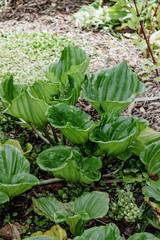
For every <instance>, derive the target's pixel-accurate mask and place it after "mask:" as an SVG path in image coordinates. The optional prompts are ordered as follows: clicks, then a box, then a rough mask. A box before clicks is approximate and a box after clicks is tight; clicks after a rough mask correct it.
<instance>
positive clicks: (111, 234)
mask: <svg viewBox="0 0 160 240" xmlns="http://www.w3.org/2000/svg"><path fill="white" fill-rule="evenodd" d="M93 239H94V240H107V239H108V240H123V239H124V238H122V237H121V236H120V232H119V229H118V227H117V226H116V225H115V224H114V223H109V224H107V225H106V226H100V227H92V228H90V229H88V230H86V231H84V233H83V234H82V235H81V236H78V237H76V238H74V240H93Z"/></svg>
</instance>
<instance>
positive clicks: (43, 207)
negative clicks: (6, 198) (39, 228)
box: [33, 192, 109, 234]
mask: <svg viewBox="0 0 160 240" xmlns="http://www.w3.org/2000/svg"><path fill="white" fill-rule="evenodd" d="M33 206H34V209H35V211H36V212H37V213H39V214H40V215H45V216H46V217H47V218H49V219H50V220H52V221H54V222H56V223H59V222H63V221H65V222H66V223H67V224H68V225H69V226H70V230H71V232H72V233H73V234H78V233H82V231H83V226H84V224H85V223H87V222H88V221H90V220H91V219H93V218H101V217H103V216H105V215H106V213H107V212H108V208H109V197H108V194H107V193H105V192H91V193H86V194H83V195H82V196H80V197H79V198H77V199H75V201H74V202H70V203H61V202H59V201H58V200H56V199H55V198H52V197H45V198H39V199H33Z"/></svg>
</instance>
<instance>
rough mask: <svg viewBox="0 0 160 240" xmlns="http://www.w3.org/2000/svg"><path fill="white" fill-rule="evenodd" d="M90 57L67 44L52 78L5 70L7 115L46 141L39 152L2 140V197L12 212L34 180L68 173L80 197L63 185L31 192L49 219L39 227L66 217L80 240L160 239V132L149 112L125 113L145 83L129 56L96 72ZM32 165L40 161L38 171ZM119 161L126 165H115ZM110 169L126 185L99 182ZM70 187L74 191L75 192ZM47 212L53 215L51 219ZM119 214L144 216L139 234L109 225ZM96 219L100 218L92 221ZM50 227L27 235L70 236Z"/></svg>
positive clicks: (50, 70) (129, 218) (49, 70)
mask: <svg viewBox="0 0 160 240" xmlns="http://www.w3.org/2000/svg"><path fill="white" fill-rule="evenodd" d="M88 64H89V59H88V58H87V54H86V53H85V52H84V51H83V50H82V49H79V48H78V47H77V46H72V45H69V46H67V47H65V48H64V50H63V51H62V54H61V57H60V59H59V61H57V62H56V63H51V64H50V65H48V66H47V67H46V68H45V70H44V74H45V77H46V79H47V80H46V81H42V80H37V81H35V82H34V83H26V82H25V84H23V83H16V82H14V77H13V76H12V75H11V74H7V75H5V76H4V79H3V81H2V82H1V84H0V96H1V104H2V106H1V107H2V110H3V115H6V116H9V115H10V117H14V118H15V119H16V123H17V124H19V125H22V126H24V127H25V129H28V130H27V131H32V133H34V134H35V136H37V137H38V140H39V139H40V138H41V146H40V147H41V148H40V149H38V151H37V154H36V155H32V151H33V150H31V147H29V150H27V149H24V151H22V149H21V147H20V145H19V144H17V142H16V143H15V142H14V144H13V141H10V142H6V141H4V139H2V143H1V147H0V153H1V155H0V172H1V175H2V176H3V177H2V179H0V181H1V182H0V201H1V204H2V203H3V204H4V203H5V202H7V201H10V215H11V216H12V210H11V208H12V204H13V203H14V199H15V196H16V195H19V197H20V196H22V197H23V196H24V195H20V194H21V193H23V192H25V191H26V190H28V189H30V188H31V187H32V186H34V188H33V189H36V187H38V186H40V185H41V184H46V183H50V184H51V183H54V182H61V181H62V182H65V180H66V181H69V182H71V183H69V184H71V185H70V188H71V189H72V193H73V192H74V191H75V194H73V195H72V196H71V193H69V192H67V190H66V189H65V190H64V189H63V188H62V189H58V191H57V190H56V191H55V192H56V193H54V192H53V191H49V192H48V193H47V194H46V192H43V193H44V196H43V197H41V196H40V195H39V194H36V192H35V190H33V192H32V190H30V191H28V201H29V203H30V207H31V196H32V197H33V198H32V203H33V207H34V211H35V213H33V207H31V212H32V214H33V215H34V217H37V216H38V215H39V218H38V220H39V219H43V221H44V222H43V223H42V225H41V226H40V224H41V223H40V221H39V222H38V224H37V225H39V229H38V230H39V231H41V230H45V231H46V230H48V231H49V229H50V228H51V225H49V226H48V224H52V226H53V222H54V223H56V224H58V223H62V222H65V223H66V224H68V225H69V227H70V230H69V229H68V227H67V226H66V225H65V224H64V223H63V224H64V225H63V226H64V228H65V229H66V230H67V231H68V236H69V237H71V238H72V239H76V240H78V239H93V238H94V239H106V238H109V239H127V238H128V237H129V238H128V239H129V240H131V239H133V240H134V239H146V240H148V239H151V238H152V239H159V231H158V230H159V214H160V211H159V199H160V192H159V185H158V183H159V180H158V179H159V173H160V169H159V167H160V166H159V158H160V134H159V133H158V132H156V131H153V130H152V129H151V128H149V127H148V125H149V123H148V122H147V121H146V120H144V119H143V118H136V117H133V116H121V113H122V112H123V111H124V109H125V108H126V107H128V106H129V105H130V104H131V103H132V101H133V100H134V99H135V98H136V96H138V95H140V94H142V93H143V92H144V91H145V85H144V83H142V82H140V81H139V79H138V77H137V75H136V74H135V73H134V72H133V71H132V70H131V69H130V68H129V67H128V65H127V63H126V62H125V61H124V62H122V63H120V64H118V65H116V66H114V67H112V68H109V69H103V70H99V71H98V72H95V73H93V74H86V73H85V71H86V69H87V67H88ZM79 97H81V99H82V98H83V99H85V101H88V102H89V103H90V104H92V106H93V107H94V108H95V110H96V111H97V113H98V115H99V120H98V121H97V120H94V119H91V116H90V115H89V114H87V113H85V112H84V111H83V110H82V109H80V108H78V107H77V106H76V104H77V101H78V98H79ZM29 133H30V132H29ZM13 145H14V146H13ZM17 146H18V148H17ZM23 147H26V146H23ZM23 147H22V148H23ZM25 150H26V151H25ZM28 154H30V156H29V155H28ZM24 155H25V156H24ZM27 155H28V159H29V161H30V164H29V161H28V160H27V159H26V156H27ZM35 160H36V162H35ZM33 162H34V167H33ZM24 163H25V164H24ZM29 165H31V166H32V173H31V174H30V173H29ZM35 165H36V168H37V169H38V170H37V171H35ZM114 165H115V167H116V168H117V169H116V170H118V171H115V172H113V171H114V170H115V169H114ZM38 166H39V168H38ZM127 168H130V169H131V172H130V175H127V174H126V175H127V176H128V179H129V178H130V180H131V183H132V184H133V185H130V189H129V188H126V187H124V185H125V184H126V182H127V181H126V179H127V178H125V177H126V176H125V172H127V171H126V170H127ZM132 170H133V172H132ZM45 172H46V173H45ZM49 172H51V174H52V175H53V176H54V177H55V178H53V177H52V175H51V174H50V173H49ZM42 174H43V176H45V175H46V176H49V182H45V181H44V180H42V179H41V180H38V178H39V176H40V175H42ZM110 174H113V175H114V176H115V179H114V181H113V183H116V181H115V180H120V183H121V184H119V185H118V186H117V185H115V186H114V185H112V187H113V188H112V187H111V188H110V187H106V185H105V187H103V188H102V189H99V188H100V187H99V186H98V185H97V186H96V184H97V183H98V182H100V181H102V180H103V179H104V178H105V177H107V176H109V175H110ZM34 175H37V177H36V176H34ZM138 176H141V177H138ZM123 177H124V178H123ZM43 178H45V177H43ZM50 178H51V179H50ZM57 178H58V179H57ZM120 178H121V179H120ZM122 178H123V179H122ZM47 181H48V180H47ZM72 184H74V186H75V188H76V189H74V188H73V185H72ZM62 186H63V185H62ZM68 187H69V186H68ZM96 188H97V189H96ZM134 188H135V189H137V190H138V191H139V192H140V193H139V195H140V196H141V198H142V199H141V201H140V202H138V201H137V199H136V198H135V196H134V193H133V191H132V190H133V189H134ZM52 190H53V189H52ZM73 190H74V191H73ZM95 190H96V191H95ZM99 190H101V191H99ZM142 191H143V194H144V196H145V198H144V200H143V194H142ZM66 192H67V194H68V195H69V194H70V197H69V198H68V197H67V196H66V195H67V194H66ZM33 193H34V194H33ZM26 194H27V193H26ZM76 197H77V198H76ZM9 198H10V200H9ZM153 199H154V200H153ZM124 202H125V203H127V204H124ZM2 206H4V205H2ZM117 209H118V210H117ZM150 212H151V214H150ZM25 214H26V213H25ZM28 214H29V211H28V209H27V215H28ZM36 214H37V215H36ZM12 217H13V216H12ZM12 217H11V218H10V219H12ZM44 217H46V218H47V219H48V220H47V222H46V221H45V218H44ZM103 217H104V218H105V217H107V219H108V220H107V222H105V225H106V226H97V227H95V228H93V229H92V228H90V226H89V225H87V224H89V223H88V222H89V221H91V220H92V219H96V220H98V219H99V218H100V219H102V221H101V220H100V222H101V223H103ZM28 220H30V219H28ZM112 221H115V222H116V223H117V225H119V223H120V221H124V222H125V221H126V222H127V224H129V223H131V224H133V223H135V224H137V223H138V224H139V226H140V228H139V229H138V230H139V231H138V232H139V233H135V232H137V231H136V230H135V231H134V232H132V233H133V234H132V233H131V234H130V235H132V236H128V237H127V235H125V234H124V233H120V231H119V229H118V227H117V226H116V225H115V224H113V223H110V224H108V225H107V224H106V223H108V222H112ZM140 222H145V224H142V223H140ZM28 223H30V224H31V223H32V224H33V228H32V230H31V232H33V231H34V232H35V229H34V223H33V222H32V220H31V222H30V221H28ZM46 223H47V224H46ZM98 223H99V222H98ZM44 225H46V226H45V227H44ZM94 225H95V222H94V223H93V225H92V226H94ZM148 225H150V226H152V227H150V228H151V230H150V228H147V227H148ZM135 226H136V225H135ZM46 227H48V229H47V228H46ZM41 228H44V229H41ZM85 228H90V229H87V230H85ZM33 229H34V230H33ZM153 229H154V230H153ZM155 229H156V230H155ZM45 231H41V233H40V234H39V235H40V236H31V238H29V235H30V233H31V232H30V231H28V232H26V233H25V234H24V235H23V236H22V238H24V239H25V237H26V238H27V237H28V238H27V239H50V237H52V238H51V239H61V240H63V239H64V238H65V237H66V235H65V236H64V232H63V237H62V236H61V237H60V236H58V235H57V236H56V234H55V233H53V231H52V236H51V235H49V237H47V233H46V232H45ZM154 232H155V233H154ZM43 233H44V234H43ZM153 234H154V235H153ZM34 235H36V234H34ZM37 235H38V233H37ZM45 235H46V236H45ZM3 236H4V235H2V237H3ZM53 237H54V238H53Z"/></svg>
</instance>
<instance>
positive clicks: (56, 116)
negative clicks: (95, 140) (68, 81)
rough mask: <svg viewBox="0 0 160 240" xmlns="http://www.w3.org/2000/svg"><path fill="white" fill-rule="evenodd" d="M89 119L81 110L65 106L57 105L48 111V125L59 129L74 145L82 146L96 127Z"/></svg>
mask: <svg viewBox="0 0 160 240" xmlns="http://www.w3.org/2000/svg"><path fill="white" fill-rule="evenodd" d="M90 118H91V117H90V116H89V115H88V114H86V113H85V112H83V111H82V110H81V109H79V108H76V107H73V106H68V105H66V104H57V105H55V106H52V107H50V108H49V109H48V121H49V122H50V124H51V125H52V126H53V127H55V128H59V129H60V130H61V132H62V133H63V134H64V136H65V137H66V138H68V139H69V141H71V142H73V143H75V144H84V143H85V142H86V141H87V140H88V138H89V134H90V133H91V132H92V131H93V129H94V128H95V127H96V123H94V122H93V121H90Z"/></svg>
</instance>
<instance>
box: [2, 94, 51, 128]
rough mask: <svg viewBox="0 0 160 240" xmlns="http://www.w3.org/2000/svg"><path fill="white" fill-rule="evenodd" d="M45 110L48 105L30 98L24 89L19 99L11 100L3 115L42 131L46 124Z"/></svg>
mask: <svg viewBox="0 0 160 240" xmlns="http://www.w3.org/2000/svg"><path fill="white" fill-rule="evenodd" d="M47 109H48V104H47V103H46V102H44V101H43V100H40V99H37V98H34V97H32V96H31V94H30V93H29V92H28V90H27V89H26V90H25V91H24V92H23V93H22V94H21V95H20V96H19V97H17V98H15V99H13V100H12V103H11V105H10V106H9V107H8V108H7V109H6V110H5V113H8V114H10V115H12V116H14V117H17V118H21V119H23V120H24V121H26V122H28V123H31V124H33V125H35V126H37V127H38V128H39V129H43V128H44V127H45V126H46V124H47V122H48V121H47V118H46V116H45V113H46V111H47Z"/></svg>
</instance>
